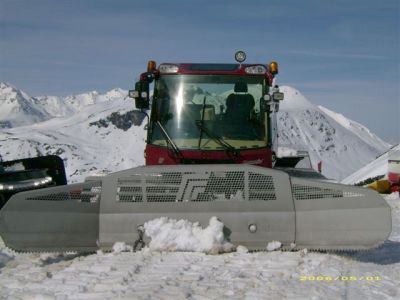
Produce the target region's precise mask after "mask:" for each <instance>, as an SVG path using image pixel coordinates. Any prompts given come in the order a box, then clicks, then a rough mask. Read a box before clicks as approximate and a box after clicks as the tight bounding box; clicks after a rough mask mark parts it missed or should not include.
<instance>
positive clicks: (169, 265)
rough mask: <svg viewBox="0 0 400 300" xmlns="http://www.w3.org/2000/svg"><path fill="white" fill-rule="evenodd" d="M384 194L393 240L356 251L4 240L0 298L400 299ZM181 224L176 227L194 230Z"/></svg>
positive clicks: (398, 259) (399, 203) (396, 229)
mask: <svg viewBox="0 0 400 300" xmlns="http://www.w3.org/2000/svg"><path fill="white" fill-rule="evenodd" d="M385 199H386V200H387V201H388V203H389V204H390V206H391V207H392V214H393V232H392V234H391V236H390V237H389V240H388V241H386V242H385V244H384V245H383V246H381V247H380V248H378V249H374V250H370V251H360V252H355V253H353V252H337V253H323V252H322V253H319V252H310V251H306V250H303V251H292V252H289V251H288V252H282V251H280V250H277V251H272V252H267V251H266V252H253V253H248V251H247V249H246V248H245V247H243V246H238V248H237V252H232V253H225V254H220V255H207V254H205V253H202V252H181V251H177V252H166V251H156V250H151V249H150V247H146V248H144V249H142V250H141V251H138V252H130V251H131V250H130V249H129V247H128V248H127V247H125V246H126V245H125V244H124V243H118V244H117V246H115V247H116V251H114V252H111V253H103V252H102V251H98V252H97V253H96V254H91V255H80V254H76V253H69V254H51V253H50V254H35V253H30V254H20V253H14V252H13V251H11V250H8V249H7V248H5V247H4V245H1V244H0V299H56V300H69V299H188V298H190V299H228V298H229V299H399V298H400V285H399V282H400V198H399V194H398V193H393V194H391V195H388V196H385ZM214 221H215V223H214V225H210V226H211V227H213V226H215V227H220V224H217V220H214ZM157 222H159V223H160V224H161V223H162V222H161V221H160V220H158V221H157ZM163 222H164V223H165V224H171V225H172V223H173V222H171V220H169V221H168V220H164V221H163ZM178 222H179V221H177V223H178ZM184 223H185V222H182V224H181V225H180V226H177V225H176V224H175V226H176V228H179V230H183V229H184V228H191V230H192V229H193V228H194V225H193V224H184ZM184 225H186V226H184ZM216 225H218V226H216ZM210 226H209V227H210ZM150 228H152V229H154V230H155V229H156V228H157V226H156V225H155V224H152V225H151V226H150ZM207 228H208V227H207ZM207 228H205V229H202V230H203V231H204V230H206V229H207ZM213 228H214V227H213ZM198 250H199V248H198Z"/></svg>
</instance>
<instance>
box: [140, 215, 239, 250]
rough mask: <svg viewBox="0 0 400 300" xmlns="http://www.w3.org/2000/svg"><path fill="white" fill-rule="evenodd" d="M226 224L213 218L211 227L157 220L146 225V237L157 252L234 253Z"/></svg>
mask: <svg viewBox="0 0 400 300" xmlns="http://www.w3.org/2000/svg"><path fill="white" fill-rule="evenodd" d="M223 228H224V224H223V223H222V222H221V221H219V220H218V219H217V217H212V218H211V219H210V221H209V225H208V226H207V227H206V228H204V229H203V228H202V227H201V226H200V224H199V223H192V222H190V221H187V220H174V219H169V218H166V217H163V218H157V219H154V220H151V221H149V222H146V223H145V224H144V232H145V235H146V236H148V237H149V238H150V243H149V248H150V250H156V251H192V252H204V253H211V254H217V253H224V252H232V251H233V250H234V249H235V247H234V246H233V245H232V244H231V243H229V242H228V241H227V240H226V239H225V236H224V233H223Z"/></svg>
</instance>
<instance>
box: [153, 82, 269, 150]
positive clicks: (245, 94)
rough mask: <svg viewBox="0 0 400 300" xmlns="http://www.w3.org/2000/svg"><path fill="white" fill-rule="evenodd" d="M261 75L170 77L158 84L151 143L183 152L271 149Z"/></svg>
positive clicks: (154, 103) (154, 101) (155, 94)
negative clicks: (172, 145)
mask: <svg viewBox="0 0 400 300" xmlns="http://www.w3.org/2000/svg"><path fill="white" fill-rule="evenodd" d="M263 86H264V78H263V77H262V76H232V75H226V76H221V75H218V76H216V75H165V76H162V77H160V78H159V79H158V80H157V81H156V83H155V91H154V99H153V105H152V118H151V119H152V124H151V127H150V129H151V130H150V131H149V136H148V139H149V142H150V143H151V144H153V145H160V146H166V145H167V143H168V141H167V140H166V138H165V133H164V134H163V129H165V131H166V132H167V133H168V136H169V138H170V139H171V140H172V141H173V143H174V144H175V145H176V146H177V147H179V148H180V149H202V150H217V149H225V150H226V149H228V148H229V149H247V148H260V147H265V146H266V145H267V136H266V132H267V124H268V116H267V112H266V111H265V109H264V107H263V106H262V105H260V99H262V96H263Z"/></svg>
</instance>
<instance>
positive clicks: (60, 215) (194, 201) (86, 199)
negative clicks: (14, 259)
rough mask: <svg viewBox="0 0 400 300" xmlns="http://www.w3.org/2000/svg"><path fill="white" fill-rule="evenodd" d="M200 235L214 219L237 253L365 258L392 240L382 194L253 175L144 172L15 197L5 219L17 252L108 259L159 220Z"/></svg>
mask: <svg viewBox="0 0 400 300" xmlns="http://www.w3.org/2000/svg"><path fill="white" fill-rule="evenodd" d="M162 216H166V217H170V218H174V219H187V220H190V221H192V222H199V223H200V224H201V225H202V226H203V227H205V226H206V225H207V224H208V221H209V219H210V218H211V217H212V216H217V217H218V218H219V219H220V220H221V221H222V222H223V223H224V224H225V230H224V233H225V235H226V236H227V238H228V239H229V240H230V241H231V242H232V243H233V244H235V245H245V246H247V247H248V248H250V249H265V246H266V245H267V243H268V242H271V241H273V240H277V241H280V242H281V243H282V245H283V247H286V248H289V247H290V245H291V244H292V243H295V244H296V245H297V247H298V248H303V247H307V248H310V249H333V250H334V249H368V248H371V247H375V246H377V245H379V244H380V243H383V242H384V241H385V240H386V239H387V237H388V236H389V234H390V232H391V212H390V207H389V206H388V205H387V203H386V202H385V200H384V199H383V198H382V197H380V196H379V194H377V193H376V192H374V191H372V190H369V189H364V188H356V187H349V186H344V185H339V184H331V183H325V182H318V181H311V180H305V179H299V178H290V177H289V175H288V174H287V173H284V172H281V171H276V170H272V169H265V168H260V167H256V166H250V165H196V166H194V165H185V166H162V167H158V166H154V167H139V168H134V169H129V170H126V171H122V172H117V173H113V174H110V175H108V176H105V177H103V178H101V179H93V178H91V179H90V180H88V181H86V182H85V183H82V184H75V185H68V186H64V187H55V188H48V189H42V190H37V191H30V192H24V193H19V194H16V195H14V196H13V197H12V198H11V199H10V201H9V202H8V203H7V204H6V205H5V206H4V208H3V209H2V210H1V211H0V235H1V237H2V238H3V240H4V242H5V243H6V245H7V246H8V247H10V248H13V249H15V250H18V251H40V250H42V251H66V250H77V251H95V250H96V249H98V248H101V249H104V250H109V249H111V247H112V245H113V244H114V243H115V242H117V241H124V242H126V243H127V244H131V245H134V244H135V242H137V241H138V240H139V239H140V237H141V233H140V232H139V231H138V228H139V227H140V226H141V225H143V224H144V223H145V222H146V221H149V220H152V219H154V218H158V217H162Z"/></svg>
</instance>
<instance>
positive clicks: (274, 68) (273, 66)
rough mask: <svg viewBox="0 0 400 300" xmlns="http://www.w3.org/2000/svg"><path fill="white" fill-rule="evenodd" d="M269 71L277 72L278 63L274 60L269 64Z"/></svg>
mask: <svg viewBox="0 0 400 300" xmlns="http://www.w3.org/2000/svg"><path fill="white" fill-rule="evenodd" d="M269 71H270V72H271V73H272V74H273V75H275V74H278V63H277V62H276V61H273V62H271V63H270V64H269Z"/></svg>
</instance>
